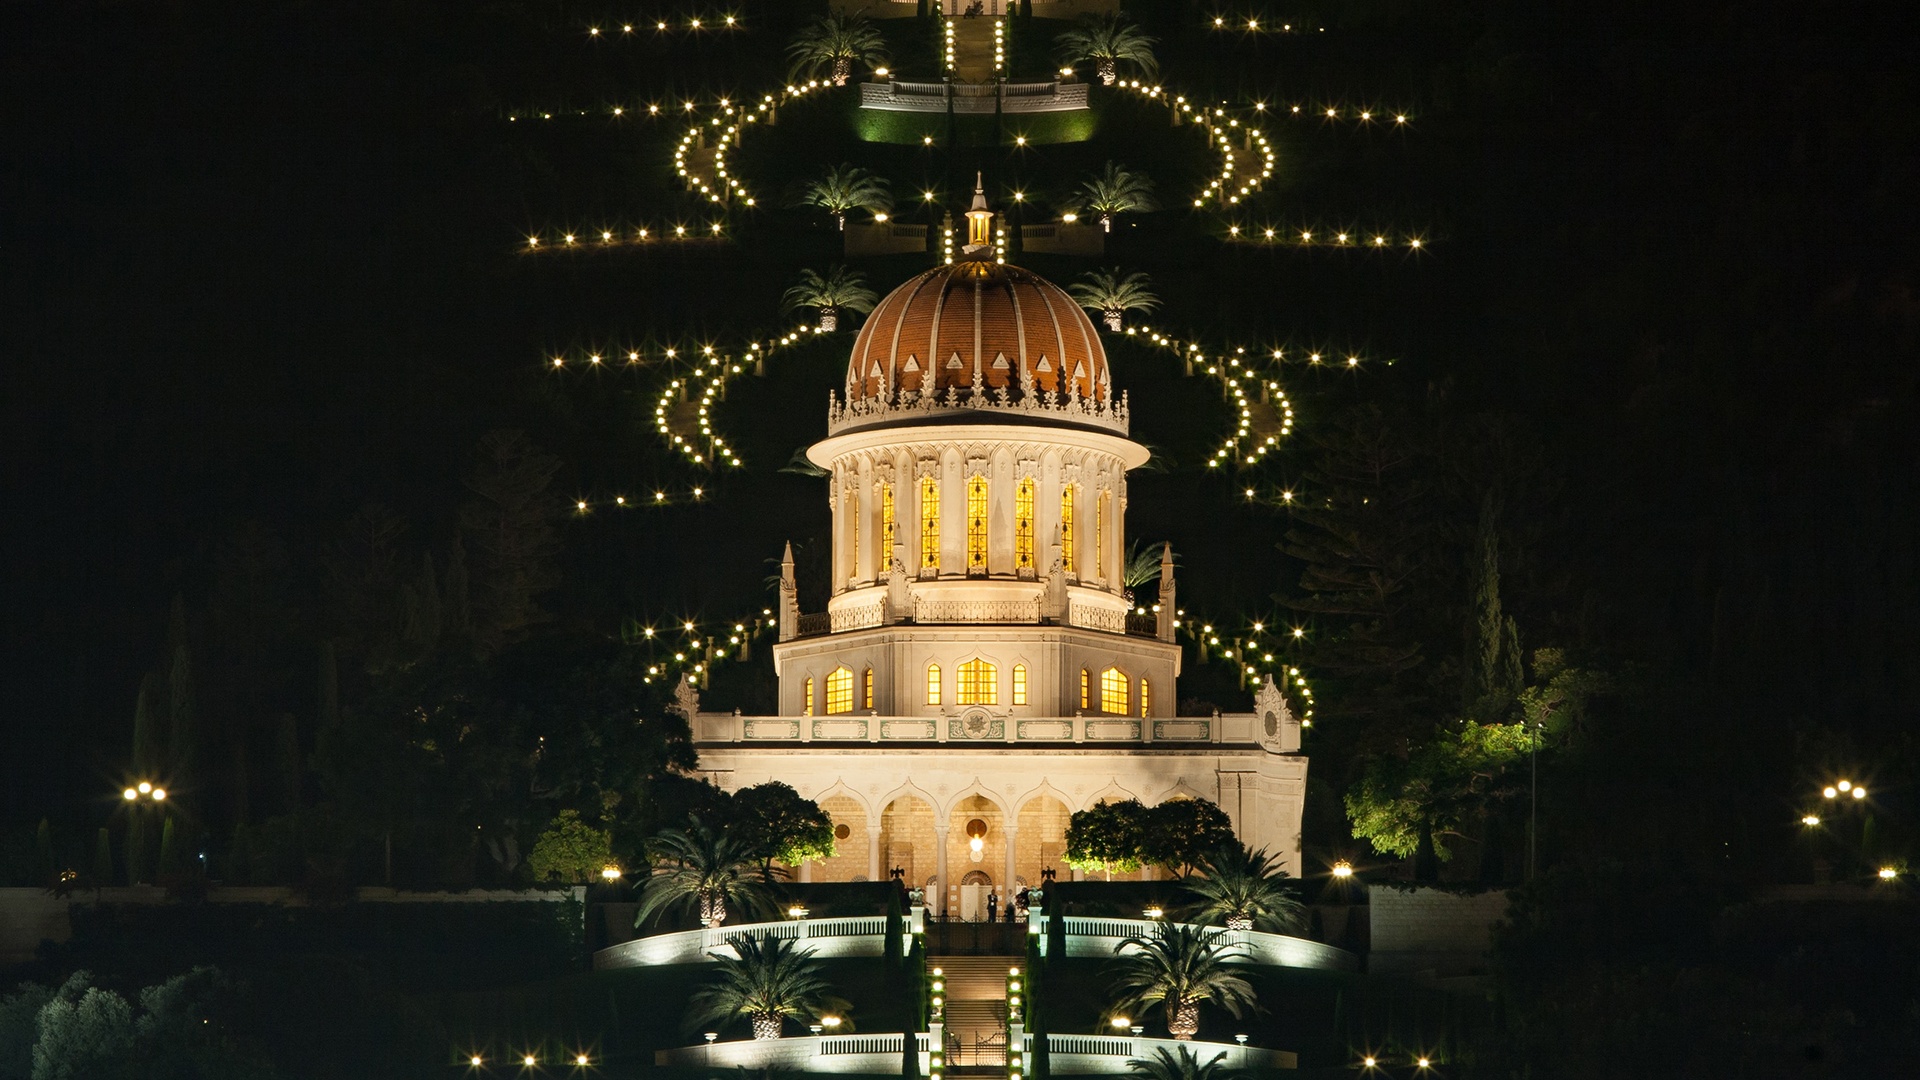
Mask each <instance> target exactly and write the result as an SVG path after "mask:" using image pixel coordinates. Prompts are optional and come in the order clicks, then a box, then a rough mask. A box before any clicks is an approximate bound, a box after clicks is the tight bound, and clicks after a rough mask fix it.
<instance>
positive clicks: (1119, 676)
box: [1100, 668, 1128, 716]
mask: <svg viewBox="0 0 1920 1080" xmlns="http://www.w3.org/2000/svg"><path fill="white" fill-rule="evenodd" d="M1127 697H1128V694H1127V674H1126V672H1124V671H1121V670H1120V669H1119V668H1108V669H1107V670H1105V671H1103V672H1101V673H1100V711H1101V712H1103V713H1113V714H1114V715H1116V716H1125V715H1127Z"/></svg>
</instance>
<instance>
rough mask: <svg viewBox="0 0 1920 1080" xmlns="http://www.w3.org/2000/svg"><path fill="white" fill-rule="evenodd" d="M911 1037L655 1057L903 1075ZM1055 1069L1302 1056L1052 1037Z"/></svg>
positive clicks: (1283, 1061)
mask: <svg viewBox="0 0 1920 1080" xmlns="http://www.w3.org/2000/svg"><path fill="white" fill-rule="evenodd" d="M907 1038H908V1036H906V1035H902V1034H887V1035H812V1036H799V1037H796V1038H784V1039H731V1040H728V1041H726V1042H716V1043H713V1044H712V1045H708V1046H679V1047H674V1048H673V1049H670V1050H659V1051H656V1052H655V1053H654V1055H653V1062H654V1064H655V1065H658V1066H677V1067H682V1068H686V1067H692V1068H700V1069H736V1068H744V1069H766V1068H784V1069H792V1070H795V1071H799V1070H802V1069H804V1070H805V1071H806V1072H809V1073H869V1074H889V1073H894V1072H898V1071H899V1069H900V1055H901V1053H902V1052H903V1051H904V1050H905V1049H906V1040H907ZM913 1039H914V1042H915V1045H916V1046H917V1048H918V1049H919V1052H920V1074H921V1075H922V1076H925V1075H928V1067H929V1063H928V1061H927V1036H926V1035H924V1034H921V1035H916V1036H913ZM1034 1039H1035V1036H1033V1035H1027V1036H1024V1037H1023V1038H1022V1044H1023V1050H1024V1052H1025V1053H1027V1054H1031V1053H1032V1052H1033V1041H1034ZM1046 1040H1047V1054H1048V1064H1049V1066H1050V1067H1051V1069H1052V1071H1053V1072H1054V1073H1057V1074H1062V1075H1080V1076H1084V1075H1090V1074H1097V1073H1107V1074H1113V1073H1124V1072H1125V1071H1126V1065H1125V1063H1126V1062H1127V1061H1130V1060H1132V1059H1134V1058H1151V1057H1152V1056H1153V1053H1154V1051H1156V1050H1162V1049H1164V1050H1166V1051H1168V1052H1169V1053H1171V1052H1172V1051H1173V1050H1174V1048H1176V1047H1180V1046H1185V1047H1187V1048H1188V1049H1189V1050H1191V1051H1193V1052H1194V1053H1195V1054H1196V1055H1198V1056H1199V1058H1200V1060H1202V1061H1209V1060H1212V1059H1213V1057H1214V1056H1215V1055H1216V1054H1221V1053H1224V1054H1226V1058H1225V1059H1224V1061H1223V1064H1225V1065H1227V1066H1228V1068H1229V1069H1231V1070H1232V1071H1235V1072H1241V1071H1246V1070H1252V1069H1292V1068H1296V1067H1297V1065H1298V1057H1297V1055H1295V1054H1292V1053H1290V1052H1288V1051H1285V1050H1267V1049H1264V1048H1261V1047H1257V1046H1235V1045H1233V1044H1232V1043H1215V1042H1200V1041H1197V1040H1196V1041H1193V1042H1185V1043H1181V1042H1175V1041H1173V1040H1172V1039H1148V1038H1134V1037H1132V1036H1128V1035H1048V1036H1046Z"/></svg>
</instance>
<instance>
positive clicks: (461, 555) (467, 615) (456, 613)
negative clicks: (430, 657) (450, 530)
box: [440, 536, 473, 642]
mask: <svg viewBox="0 0 1920 1080" xmlns="http://www.w3.org/2000/svg"><path fill="white" fill-rule="evenodd" d="M469 589H470V586H469V584H468V581H467V545H466V544H465V543H462V542H461V540H460V538H459V537H458V536H455V537H454V538H453V550H452V551H450V552H448V554H447V573H446V577H445V579H444V584H443V585H442V586H441V589H440V606H441V611H442V616H441V618H442V622H443V624H444V631H445V634H446V636H447V637H448V638H449V639H451V640H453V641H456V642H465V641H466V640H467V639H468V638H469V637H471V636H472V634H473V604H472V600H471V598H470V596H469Z"/></svg>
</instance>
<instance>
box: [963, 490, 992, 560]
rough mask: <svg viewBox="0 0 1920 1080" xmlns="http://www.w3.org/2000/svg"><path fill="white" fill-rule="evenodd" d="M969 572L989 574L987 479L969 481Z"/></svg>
mask: <svg viewBox="0 0 1920 1080" xmlns="http://www.w3.org/2000/svg"><path fill="white" fill-rule="evenodd" d="M967 572H968V573H970V574H972V573H980V574H984V573H986V572H987V478H986V477H984V476H975V477H970V478H969V479H968V480H967Z"/></svg>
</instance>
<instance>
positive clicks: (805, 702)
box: [800, 675, 813, 716]
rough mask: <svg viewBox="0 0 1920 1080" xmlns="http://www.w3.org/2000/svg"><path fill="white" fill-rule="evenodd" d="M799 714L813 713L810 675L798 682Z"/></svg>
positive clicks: (808, 714) (811, 677)
mask: <svg viewBox="0 0 1920 1080" xmlns="http://www.w3.org/2000/svg"><path fill="white" fill-rule="evenodd" d="M800 715H801V716H812V715H813V676H811V675H809V676H807V680H806V681H805V682H803V683H801V684H800Z"/></svg>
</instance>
